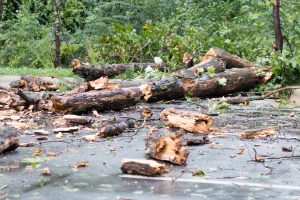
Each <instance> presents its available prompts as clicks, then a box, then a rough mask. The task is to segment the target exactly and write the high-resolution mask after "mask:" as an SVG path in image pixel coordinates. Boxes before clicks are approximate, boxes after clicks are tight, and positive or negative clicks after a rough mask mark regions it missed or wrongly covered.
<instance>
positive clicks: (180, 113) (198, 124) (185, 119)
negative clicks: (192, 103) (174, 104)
mask: <svg viewBox="0 0 300 200" xmlns="http://www.w3.org/2000/svg"><path fill="white" fill-rule="evenodd" d="M160 118H161V119H162V120H163V121H164V123H165V124H166V125H167V126H171V127H177V128H181V129H183V130H186V131H189V132H194V133H200V134H206V133H209V132H210V130H209V127H210V126H211V125H212V118H211V117H210V116H208V115H206V114H202V113H199V112H192V111H185V110H179V109H174V108H167V109H165V110H163V111H162V112H161V113H160Z"/></svg>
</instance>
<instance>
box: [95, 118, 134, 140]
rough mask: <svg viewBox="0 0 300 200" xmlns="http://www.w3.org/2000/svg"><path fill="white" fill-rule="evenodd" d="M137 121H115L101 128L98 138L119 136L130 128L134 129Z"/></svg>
mask: <svg viewBox="0 0 300 200" xmlns="http://www.w3.org/2000/svg"><path fill="white" fill-rule="evenodd" d="M134 126H135V120H133V119H128V120H125V121H113V122H110V123H109V124H106V125H104V126H102V127H101V128H100V131H99V132H98V133H97V136H100V137H113V136H118V135H119V134H121V133H122V132H124V131H125V130H126V129H128V128H134Z"/></svg>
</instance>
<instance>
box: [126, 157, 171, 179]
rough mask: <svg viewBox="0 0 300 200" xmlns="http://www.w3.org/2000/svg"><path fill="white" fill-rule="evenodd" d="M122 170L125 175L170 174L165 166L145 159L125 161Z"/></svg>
mask: <svg viewBox="0 0 300 200" xmlns="http://www.w3.org/2000/svg"><path fill="white" fill-rule="evenodd" d="M121 170H122V172H123V173H124V174H133V175H142V176H158V175H162V174H165V173H168V172H169V170H168V169H167V167H166V166H165V165H164V164H160V163H158V162H156V161H154V160H145V159H123V160H122V162H121Z"/></svg>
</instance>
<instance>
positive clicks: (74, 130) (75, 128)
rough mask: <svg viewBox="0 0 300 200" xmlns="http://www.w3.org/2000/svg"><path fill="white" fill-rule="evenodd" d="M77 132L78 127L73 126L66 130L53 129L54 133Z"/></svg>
mask: <svg viewBox="0 0 300 200" xmlns="http://www.w3.org/2000/svg"><path fill="white" fill-rule="evenodd" d="M78 130H79V127H78V126H74V127H67V128H56V129H53V132H54V133H73V132H76V131H78Z"/></svg>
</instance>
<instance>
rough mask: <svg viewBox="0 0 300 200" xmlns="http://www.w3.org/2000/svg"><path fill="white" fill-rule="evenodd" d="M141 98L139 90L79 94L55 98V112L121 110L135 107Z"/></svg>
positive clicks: (93, 91) (123, 89) (94, 91)
mask: <svg viewBox="0 0 300 200" xmlns="http://www.w3.org/2000/svg"><path fill="white" fill-rule="evenodd" d="M140 97H141V93H140V90H139V88H137V87H131V88H120V89H114V90H111V89H105V90H92V91H89V92H82V93H78V94H69V95H63V96H53V97H52V98H51V100H52V102H53V110H54V111H56V112H63V113H74V114H76V113H86V112H89V111H92V110H97V111H103V110H120V109H123V108H126V107H130V106H134V105H135V104H136V103H137V102H138V101H139V100H140Z"/></svg>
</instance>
